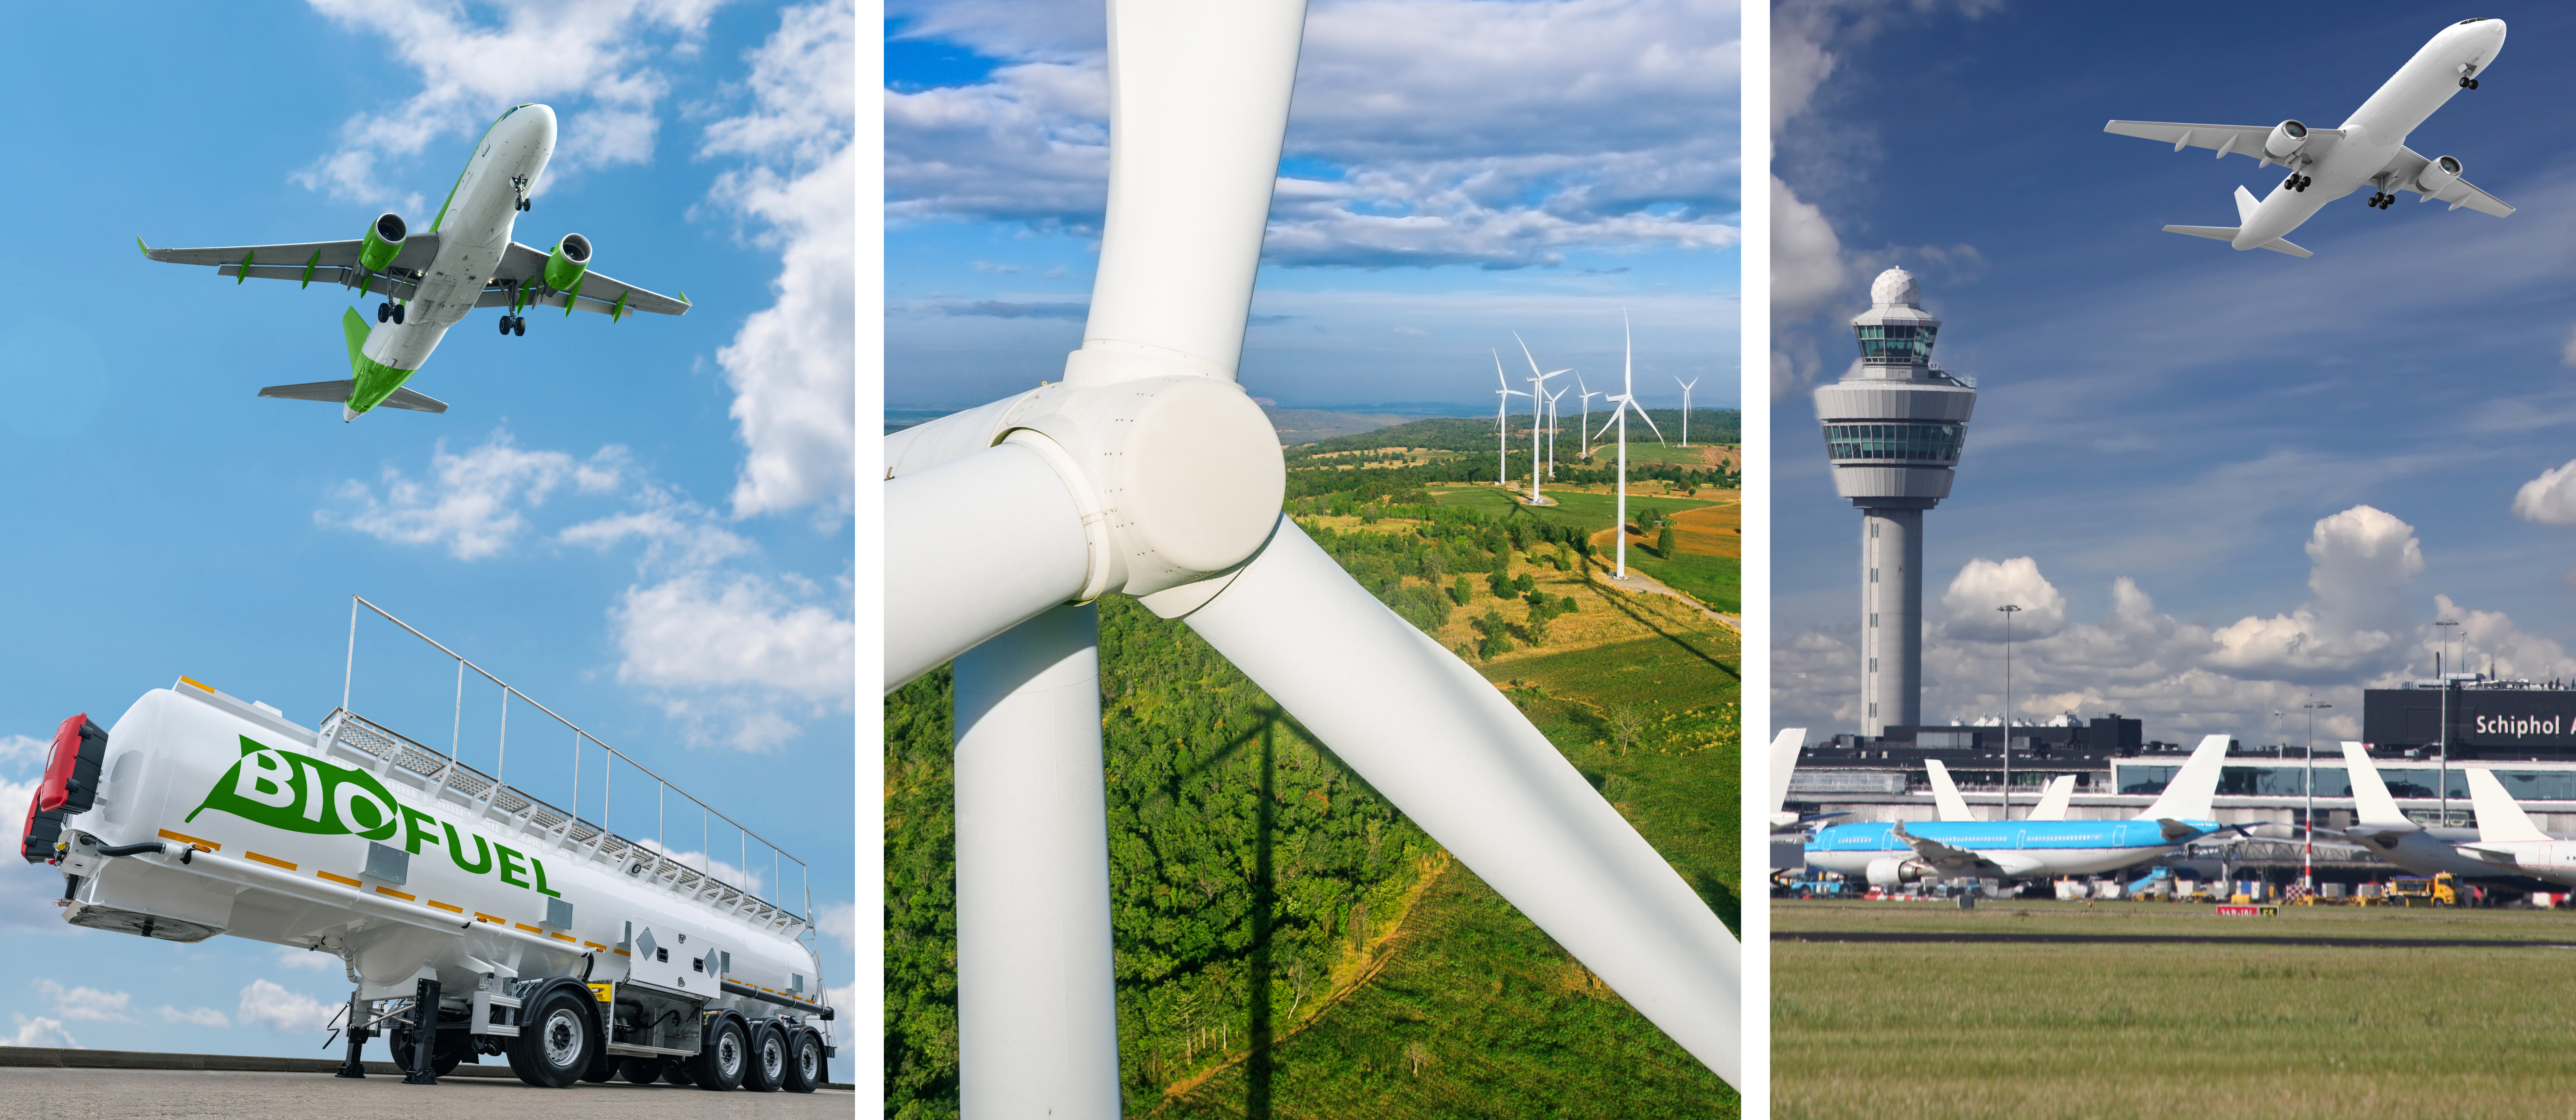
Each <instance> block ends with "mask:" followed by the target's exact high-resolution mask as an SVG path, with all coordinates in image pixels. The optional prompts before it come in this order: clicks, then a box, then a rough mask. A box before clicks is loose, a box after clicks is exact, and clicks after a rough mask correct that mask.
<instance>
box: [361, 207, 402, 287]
mask: <svg viewBox="0 0 2576 1120" xmlns="http://www.w3.org/2000/svg"><path fill="white" fill-rule="evenodd" d="M410 235H411V228H410V227H409V226H406V225H404V224H403V220H402V215H400V214H396V213H394V212H393V211H391V210H388V211H385V212H384V213H382V214H378V215H376V220H375V222H374V223H372V224H370V225H369V226H367V235H366V236H365V237H363V238H360V239H359V240H358V267H360V268H363V269H366V270H367V271H369V272H383V271H384V270H385V266H386V265H389V264H392V263H394V258H395V257H396V256H399V255H401V253H402V245H403V238H405V237H408V236H410Z"/></svg>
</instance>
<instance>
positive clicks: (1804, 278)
mask: <svg viewBox="0 0 2576 1120" xmlns="http://www.w3.org/2000/svg"><path fill="white" fill-rule="evenodd" d="M1850 286H1851V269H1850V268H1848V267H1846V266H1845V265H1844V264H1843V243H1842V239H1841V238H1840V237H1837V236H1835V234H1834V225H1833V223H1832V222H1830V221H1827V220H1826V219H1825V213H1824V211H1823V210H1820V209H1818V208H1817V207H1816V205H1815V204H1814V203H1811V202H1807V201H1804V200H1802V199H1800V198H1799V197H1798V193H1797V192H1796V191H1793V190H1791V189H1789V184H1787V183H1784V182H1781V181H1780V177H1779V176H1777V175H1774V176H1772V177H1771V309H1772V314H1773V315H1775V316H1778V317H1780V318H1784V319H1803V318H1805V317H1807V316H1809V315H1812V314H1815V313H1816V312H1817V311H1818V310H1820V309H1822V308H1823V307H1824V306H1825V305H1826V304H1827V303H1830V302H1832V301H1833V300H1836V299H1841V298H1848V297H1849V295H1850V293H1849V292H1847V291H1846V290H1845V289H1847V288H1849V287H1850Z"/></svg>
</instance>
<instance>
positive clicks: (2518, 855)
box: [2391, 840, 2576, 886]
mask: <svg viewBox="0 0 2576 1120" xmlns="http://www.w3.org/2000/svg"><path fill="white" fill-rule="evenodd" d="M2475 846H2476V847H2478V848H2482V849H2485V850H2487V851H2489V852H2493V853H2497V854H2498V855H2500V856H2502V857H2504V858H2503V859H2498V860H2495V861H2488V860H2484V859H2471V860H2470V862H2472V863H2478V864H2481V865H2482V866H2483V867H2484V868H2485V870H2484V872H2483V873H2484V874H2486V875H2489V876H2493V875H2499V874H2502V875H2512V874H2516V873H2519V874H2523V875H2528V876H2530V877H2532V878H2534V879H2539V880H2542V881H2544V882H2548V883H2552V884H2556V885H2559V886H2576V840H2501V841H2484V842H2476V845H2475ZM2460 854H2461V855H2462V856H2463V857H2464V858H2465V857H2467V856H2468V855H2469V854H2470V853H2467V852H2462V853H2460ZM2505 860H2510V861H2511V862H2509V863H2508V862H2505ZM2391 862H2394V861H2391Z"/></svg>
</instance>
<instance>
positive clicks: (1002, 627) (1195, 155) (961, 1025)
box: [883, 0, 1742, 1120]
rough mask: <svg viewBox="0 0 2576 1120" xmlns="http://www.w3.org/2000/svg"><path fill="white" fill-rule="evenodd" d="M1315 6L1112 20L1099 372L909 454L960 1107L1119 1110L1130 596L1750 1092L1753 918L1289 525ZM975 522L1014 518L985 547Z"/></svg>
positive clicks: (920, 644) (1253, 0) (1089, 328)
mask: <svg viewBox="0 0 2576 1120" xmlns="http://www.w3.org/2000/svg"><path fill="white" fill-rule="evenodd" d="M1305 14H1306V6H1305V4H1304V3H1303V0H1236V2H1233V3H1228V4H1223V5H1212V4H1206V3H1202V2H1200V0H1115V2H1114V3H1112V4H1110V5H1109V9H1108V17H1109V29H1108V30H1109V34H1108V44H1109V91H1110V93H1109V138H1110V139H1109V145H1110V155H1109V205H1108V213H1107V217H1106V218H1105V220H1104V221H1103V222H1102V225H1101V231H1102V236H1101V241H1100V265H1099V269H1098V272H1097V278H1096V279H1095V280H1094V282H1093V286H1092V299H1091V314H1090V318H1089V320H1088V321H1087V322H1086V324H1085V325H1084V327H1083V340H1082V348H1081V349H1079V350H1076V351H1074V352H1073V353H1072V354H1070V355H1068V356H1067V357H1066V359H1065V365H1064V378H1063V380H1061V381H1054V382H1050V383H1047V384H1044V385H1041V386H1039V387H1038V388H1036V389H1031V390H1028V391H1026V392H1022V393H1019V394H1016V395H1013V396H1010V397H1006V398H1004V399H1002V400H998V401H994V402H992V403H989V404H986V405H983V406H981V407H978V408H971V409H967V410H965V411H963V412H958V413H954V414H952V415H949V416H945V417H942V418H940V419H938V420H934V421H931V422H930V423H927V424H921V425H917V426H915V427H911V428H906V429H904V430H903V431H901V432H898V433H895V435H893V436H891V437H888V438H887V440H886V441H885V482H884V483H883V485H884V488H885V489H884V498H885V509H886V514H885V533H884V536H885V552H884V556H885V588H886V595H885V604H886V608H885V626H884V640H885V678H884V686H885V690H886V691H887V692H892V691H894V690H895V689H896V688H899V687H901V686H902V685H903V684H904V683H905V682H907V681H910V680H912V679H914V678H916V677H919V676H921V675H922V674H924V673H927V672H929V671H931V670H933V669H935V668H937V667H938V666H939V665H940V664H942V663H943V662H949V663H953V682H954V684H953V694H952V705H953V723H952V727H953V731H952V734H953V735H954V737H955V750H956V755H955V757H956V778H955V781H956V804H957V809H956V840H955V843H956V858H957V877H956V898H957V966H956V968H957V1036H956V1037H957V1042H956V1047H957V1050H956V1053H957V1064H958V1097H959V1102H960V1105H961V1106H962V1111H963V1113H964V1114H965V1115H967V1116H970V1117H979V1118H980V1117H1035V1116H1046V1117H1054V1118H1056V1120H1115V1118H1116V1117H1117V1116H1118V1115H1119V1106H1120V1081H1119V1076H1118V1008H1117V998H1116V996H1117V988H1116V960H1115V958H1114V956H1113V946H1112V943H1111V938H1110V906H1109V891H1110V880H1109V870H1110V860H1109V836H1108V811H1107V804H1106V794H1105V790H1104V786H1103V781H1102V776H1101V775H1102V769H1101V767H1102V761H1101V730H1102V724H1103V716H1104V713H1103V711H1102V705H1101V702H1100V700H1101V698H1100V679H1099V673H1100V649H1099V641H1100V635H1099V622H1098V617H1097V615H1096V613H1095V609H1094V607H1093V602H1094V600H1097V599H1099V598H1100V597H1102V596H1104V595H1125V596H1129V597H1132V598H1134V599H1135V600H1136V601H1137V602H1138V603H1139V605H1141V606H1143V607H1144V608H1145V609H1147V610H1150V611H1152V612H1154V613H1155V614H1156V615H1158V616H1160V617H1162V618H1166V619H1173V620H1177V621H1179V622H1180V623H1181V624H1183V625H1186V626H1187V627H1189V628H1190V630H1191V631H1193V632H1194V633H1196V634H1197V635H1198V636H1199V637H1200V638H1202V639H1205V640H1206V641H1207V643H1208V645H1209V646H1210V647H1211V648H1213V649H1214V650H1215V651H1216V652H1217V653H1218V654H1219V655H1221V656H1223V657H1224V658H1225V659H1226V660H1228V661H1229V662H1231V663H1232V664H1233V665H1234V667H1235V668H1237V669H1239V670H1241V671H1242V672H1243V674H1244V675H1245V676H1246V677H1248V678H1250V679H1251V680H1252V682H1253V683H1254V684H1256V685H1258V686H1259V687H1260V688H1261V690H1262V691H1263V692H1265V693H1267V694H1268V695H1269V697H1270V698H1271V699H1272V700H1273V701H1275V702H1277V704H1278V705H1279V707H1280V708H1281V709H1283V710H1284V711H1285V712H1286V713H1287V714H1288V715H1289V716H1290V717H1291V718H1293V719H1295V720H1296V721H1297V722H1298V723H1300V724H1302V725H1303V726H1304V727H1305V728H1306V730H1307V731H1309V732H1310V733H1311V734H1312V735H1313V736H1314V738H1315V739H1316V740H1318V741H1319V742H1321V743H1322V744H1323V745H1324V746H1326V747H1327V748H1329V749H1330V750H1331V751H1332V752H1333V754H1334V756H1335V757H1336V758H1339V759H1340V760H1342V762H1343V763H1344V764H1345V765H1347V766H1349V767H1350V768H1351V769H1352V770H1353V771H1354V772H1355V773H1356V774H1357V775H1358V778H1359V780H1361V781H1364V782H1366V783H1368V785H1369V786H1370V787H1371V788H1373V789H1375V790H1377V791H1378V792H1379V793H1380V794H1382V795H1383V796H1384V797H1385V798H1386V799H1387V801H1388V802H1390V803H1391V804H1393V805H1394V806H1395V807H1396V808H1398V809H1400V810H1402V811H1403V812H1404V814H1405V815H1406V816H1407V817H1408V818H1410V819H1411V820H1412V821H1413V823H1414V824H1416V825H1418V826H1419V827H1420V828H1421V829H1422V830H1423V831H1424V832H1425V833H1428V834H1429V835H1430V836H1431V838H1432V839H1433V840H1434V841H1436V842H1438V843H1439V844H1440V845H1441V846H1442V847H1444V848H1446V849H1448V850H1449V851H1450V852H1451V853H1452V854H1454V855H1456V856H1457V857H1458V860H1459V862H1460V863H1461V864H1464V865H1465V866H1466V867H1467V868H1468V869H1469V870H1472V871H1474V872H1475V873H1476V875H1477V876H1478V877H1480V878H1482V879H1483V880H1484V881H1485V882H1486V883H1487V884H1488V885H1490V886H1492V887H1493V888H1494V890H1495V891H1496V892H1497V893H1499V894H1501V895H1502V896H1503V897H1504V898H1505V899H1507V900H1509V901H1510V902H1511V903H1512V904H1513V905H1514V906H1515V907H1518V908H1519V909H1520V911H1521V912H1522V913H1523V914H1524V915H1526V916H1527V917H1528V918H1529V919H1530V920H1531V921H1532V922H1533V923H1535V924H1536V925H1537V926H1538V927H1539V928H1540V929H1541V930H1544V931H1545V932H1546V933H1547V934H1548V935H1549V936H1550V937H1552V938H1554V939H1555V940H1556V943H1557V944H1559V945H1561V946H1563V947H1564V948H1565V950H1566V951H1567V952H1568V953H1571V954H1572V955H1573V956H1574V957H1575V958H1576V959H1577V960H1579V961H1581V962H1582V963H1583V964H1584V965H1585V966H1587V967H1589V968H1590V969H1591V970H1592V971H1593V973H1595V974H1596V975H1598V976H1600V977H1601V979H1602V980H1603V981H1604V982H1606V983H1607V984H1608V985H1609V986H1610V987H1611V988H1612V989H1613V990H1615V991H1617V992H1618V993H1619V994H1620V995H1621V996H1622V997H1624V998H1626V999H1627V1000H1628V1002H1629V1003H1630V1004H1631V1005H1632V1006H1634V1007H1635V1008H1636V1009H1637V1010H1638V1011H1639V1012H1641V1013H1642V1014H1644V1015H1645V1016H1646V1018H1647V1019H1648V1020H1650V1021H1652V1022H1654V1023H1655V1024H1656V1025H1657V1026H1658V1027H1660V1028H1662V1029H1663V1031H1664V1032H1665V1033H1666V1034H1668V1035H1670V1036H1671V1037H1672V1038H1673V1040H1674V1041H1675V1042H1676V1043H1678V1044H1679V1045H1680V1046H1681V1047H1682V1048H1683V1049H1684V1050H1687V1051H1689V1052H1690V1053H1691V1054H1692V1055H1693V1056H1694V1057H1696V1058H1698V1059H1699V1060H1700V1061H1701V1062H1703V1063H1705V1064H1706V1065H1707V1066H1708V1067H1709V1068H1710V1069H1712V1070H1714V1071H1716V1072H1717V1073H1718V1074H1719V1075H1720V1076H1722V1077H1724V1078H1725V1079H1726V1080H1728V1081H1729V1082H1739V1081H1740V1074H1741V1072H1742V1056H1741V1054H1740V1053H1739V1051H1738V1046H1737V1042H1738V1031H1737V1022H1738V1015H1737V1011H1738V1005H1739V993H1738V979H1737V977H1738V965H1739V959H1740V955H1741V950H1740V948H1739V946H1738V945H1737V944H1736V941H1735V938H1734V936H1733V935H1732V934H1730V933H1729V932H1728V931H1727V928H1726V926H1725V924H1724V923H1722V922H1720V921H1719V920H1718V918H1717V915H1716V914H1715V913H1713V912H1712V911H1710V909H1709V907H1708V904H1707V903H1706V902H1704V901H1702V900H1701V898H1700V896H1699V894H1698V893H1697V892H1695V891H1693V890H1692V889H1691V886H1690V884H1689V883H1687V882H1684V881H1683V880H1682V877H1681V876H1680V874H1678V873H1677V872H1675V871H1674V870H1673V868H1672V865H1671V864H1670V863H1668V862H1666V861H1665V860H1664V857H1663V856H1661V855H1660V854H1658V853H1657V852H1656V851H1655V850H1654V848H1652V847H1650V846H1649V845H1648V844H1647V843H1646V841H1645V840H1644V839H1643V838H1642V837H1640V836H1638V835H1637V832H1636V830H1635V829H1634V828H1632V827H1630V826H1629V825H1628V823H1627V822H1626V820H1625V819H1623V818H1622V817H1620V815H1619V812H1618V810H1616V809H1614V808H1612V807H1611V806H1610V804H1609V803H1608V802H1606V801H1604V800H1602V799H1601V795H1600V794H1599V793H1598V792H1596V791H1595V790H1594V789H1593V788H1592V786H1591V784H1590V783H1589V782H1587V781H1586V780H1585V779H1584V777H1583V775H1582V774H1581V772H1579V771H1577V770H1576V769H1575V768H1574V766H1573V764H1572V763H1569V762H1567V761H1566V758H1565V756H1564V754H1562V753H1561V752H1559V751H1558V750H1557V748H1556V746H1555V745H1554V744H1552V743H1550V742H1549V741H1548V740H1547V738H1546V736H1544V735H1542V734H1540V733H1539V731H1538V729H1537V728H1536V727H1535V726H1533V725H1532V724H1531V723H1530V722H1529V719H1528V717H1527V716H1525V715H1523V714H1522V713H1521V711H1520V710H1519V709H1518V708H1516V707H1514V706H1513V704H1512V701H1511V700H1510V699H1509V698H1507V697H1506V696H1504V695H1503V694H1502V693H1501V692H1498V691H1496V690H1495V689H1494V687H1493V686H1492V685H1491V684H1488V683H1487V682H1486V681H1485V679H1484V678H1483V677H1480V676H1478V675H1477V674H1476V672H1475V670H1474V669H1472V668H1469V667H1468V666H1467V665H1466V664H1465V663H1463V662H1461V661H1460V660H1459V659H1458V658H1457V656H1456V655H1454V654H1452V653H1450V652H1449V651H1447V650H1445V649H1443V648H1441V647H1440V645H1439V644H1438V643H1437V642H1434V641H1432V640H1431V639H1429V638H1427V637H1425V636H1423V633H1422V631H1421V630H1420V629H1418V628H1416V627H1415V626H1414V625H1413V624H1412V623H1410V622H1407V621H1405V620H1404V619H1402V618H1400V617H1398V616H1397V615H1396V614H1395V613H1394V612H1393V611H1391V610H1389V609H1387V607H1386V606H1385V604H1383V603H1380V602H1379V601H1378V600H1377V597H1376V596H1375V595H1373V594H1371V593H1370V592H1369V591H1368V590H1367V589H1366V588H1363V587H1361V586H1360V585H1359V583H1358V581H1356V580H1354V579H1352V578H1351V576H1350V575H1349V574H1348V573H1347V572H1345V571H1344V570H1343V569H1342V567H1341V566H1340V565H1339V564H1337V563H1335V562H1334V560H1333V558H1332V557H1331V556H1329V555H1327V554H1325V552H1324V550H1323V549H1322V548H1320V547H1318V546H1317V545H1316V544H1315V542H1314V541H1313V539H1312V538H1309V537H1308V536H1306V534H1305V532H1304V531H1303V530H1301V529H1299V528H1298V527H1297V523H1296V522H1295V521H1294V520H1293V519H1291V518H1287V517H1284V516H1282V515H1281V513H1280V505H1281V502H1282V500H1283V498H1284V497H1285V496H1286V490H1287V468H1286V463H1285V461H1284V459H1283V458H1282V456H1281V454H1280V450H1279V437H1278V434H1277V432H1276V431H1274V430H1273V429H1272V428H1271V426H1270V422H1269V420H1268V419H1267V418H1266V417H1265V416H1263V414H1262V412H1261V409H1260V407H1259V406H1258V405H1255V404H1253V403H1252V399H1251V397H1249V396H1248V395H1246V394H1245V392H1244V391H1243V388H1242V387H1241V386H1240V385H1238V384H1236V381H1235V375H1236V365H1237V362H1238V360H1239V359H1240V357H1241V355H1242V352H1243V327H1244V320H1245V313H1246V311H1247V310H1248V309H1249V307H1250V304H1251V300H1252V284H1253V277H1254V273H1255V270H1256V267H1257V266H1258V265H1259V263H1260V259H1261V235H1262V230H1263V227H1264V225H1265V223H1266V217H1267V215H1268V212H1269V209H1270V193H1271V188H1272V186H1273V185H1274V184H1275V183H1276V182H1277V181H1278V173H1279V147H1280V139H1281V137H1282V135H1283V133H1284V131H1285V130H1286V128H1287V123H1288V97H1289V92H1290V89H1291V88H1292V86H1293V85H1294V78H1295V74H1296V61H1297V48H1298V44H1299V41H1300V36H1301V32H1302V29H1303V24H1304V19H1305ZM1498 360H1499V359H1498ZM960 508H974V509H977V510H980V511H984V512H985V513H987V514H989V516H985V517H981V518H978V519H976V524H975V525H974V527H973V528H974V532H973V534H972V536H971V539H966V540H959V539H957V538H956V532H957V524H956V522H957V518H956V513H955V511H956V510H958V509H960ZM1107 718H1110V719H1120V718H1125V717H1124V716H1123V714H1120V713H1109V714H1108V717H1107ZM1569 998H1580V997H1569Z"/></svg>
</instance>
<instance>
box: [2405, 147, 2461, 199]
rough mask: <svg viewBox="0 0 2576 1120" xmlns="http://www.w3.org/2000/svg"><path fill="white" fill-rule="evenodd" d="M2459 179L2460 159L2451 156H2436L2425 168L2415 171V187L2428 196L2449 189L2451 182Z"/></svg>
mask: <svg viewBox="0 0 2576 1120" xmlns="http://www.w3.org/2000/svg"><path fill="white" fill-rule="evenodd" d="M2459 181H2460V161H2458V160H2456V159H2452V158H2451V157H2449V156H2435V157H2433V160H2432V162H2430V163H2427V164H2425V165H2424V170H2422V171H2418V172H2416V173H2415V189H2416V190H2419V191H2422V192H2424V194H2425V195H2426V196H2427V197H2430V196H2432V195H2437V194H2440V193H2442V192H2443V191H2446V190H2449V189H2450V187H2451V184H2453V183H2456V182H2459Z"/></svg>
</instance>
